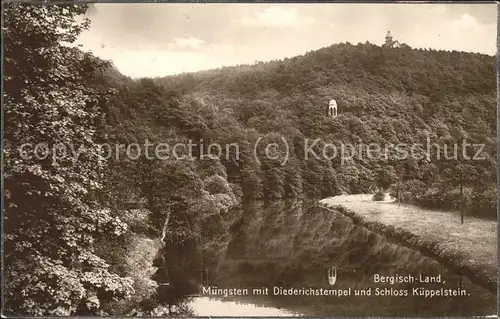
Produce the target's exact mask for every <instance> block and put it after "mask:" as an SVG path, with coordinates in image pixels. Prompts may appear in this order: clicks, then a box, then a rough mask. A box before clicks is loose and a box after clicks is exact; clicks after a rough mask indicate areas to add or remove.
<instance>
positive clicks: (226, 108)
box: [110, 43, 496, 217]
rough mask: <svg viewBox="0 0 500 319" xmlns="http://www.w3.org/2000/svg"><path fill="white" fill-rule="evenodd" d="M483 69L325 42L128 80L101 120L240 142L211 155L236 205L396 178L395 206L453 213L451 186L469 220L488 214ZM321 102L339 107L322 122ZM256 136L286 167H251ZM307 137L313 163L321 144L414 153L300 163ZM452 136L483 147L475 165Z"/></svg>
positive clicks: (487, 82)
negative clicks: (246, 61) (236, 190)
mask: <svg viewBox="0 0 500 319" xmlns="http://www.w3.org/2000/svg"><path fill="white" fill-rule="evenodd" d="M494 62H495V60H494V57H492V56H487V55H482V54H472V53H464V52H456V51H453V52H448V51H435V50H414V49H411V48H409V47H407V46H403V47H401V48H383V47H378V46H376V45H373V44H369V43H366V44H358V45H351V44H349V43H343V44H335V45H332V46H330V47H326V48H323V49H321V50H318V51H314V52H308V53H307V54H305V55H303V56H299V57H294V58H291V59H285V60H284V61H272V62H269V63H262V62H260V63H257V64H255V65H243V66H237V67H225V68H221V69H217V70H210V71H204V72H198V73H194V74H184V75H179V76H170V77H165V78H156V79H141V80H138V81H135V82H130V83H129V84H128V85H126V86H123V85H122V86H121V87H122V89H121V91H122V93H121V94H122V96H121V97H119V98H118V101H117V102H116V103H112V104H111V105H112V110H111V111H110V116H112V117H113V118H114V121H115V123H122V124H123V123H125V122H126V121H134V123H130V125H127V126H126V127H127V128H126V129H125V130H122V136H124V134H125V135H126V134H132V135H133V136H134V138H139V139H144V138H145V137H146V136H148V137H149V138H152V137H153V136H154V137H155V139H156V140H157V141H160V140H161V139H163V138H166V137H167V135H166V134H167V132H170V133H171V132H172V131H176V132H177V133H178V134H179V135H180V136H183V137H185V138H188V139H192V140H195V141H200V140H203V142H202V143H201V144H204V145H205V146H206V145H208V144H209V141H214V142H217V143H219V144H224V143H238V145H240V147H241V148H243V149H244V148H245V145H248V147H247V149H246V152H243V156H240V158H239V159H238V160H235V159H234V158H230V159H229V160H228V159H226V158H221V162H222V164H223V165H224V167H225V168H226V169H227V174H228V180H229V181H230V182H233V183H235V184H238V185H240V186H241V187H242V190H243V195H244V197H245V198H283V197H293V196H298V195H300V194H305V195H308V196H318V197H321V196H322V197H325V196H330V195H334V194H338V193H340V192H345V193H366V192H371V191H374V190H375V189H377V188H384V189H388V188H389V187H390V186H391V185H393V186H396V185H397V184H398V181H399V188H400V191H401V192H400V194H402V195H404V198H403V199H404V200H405V201H407V202H416V203H420V204H423V205H427V206H432V207H442V208H458V207H459V189H460V187H462V189H463V192H464V194H465V195H464V198H465V200H464V202H465V205H466V209H467V211H468V212H469V213H471V214H476V215H482V216H491V217H494V216H495V215H496V205H495V196H494V195H495V187H494V185H495V174H494V167H495V166H494V158H495V156H494V155H495V147H494V146H495V127H496V126H495V123H496V112H495V75H494V74H495V73H494V66H495V65H494ZM330 99H336V100H337V102H338V104H339V116H338V117H337V118H334V119H333V118H330V117H328V116H327V115H326V110H327V105H328V101H329V100H330ZM112 126H116V125H112ZM131 128H132V129H131ZM133 130H136V132H135V133H132V131H133ZM137 130H138V131H137ZM259 137H262V138H263V139H264V140H267V141H268V142H269V141H276V142H277V143H281V144H280V145H281V146H282V147H280V151H282V152H283V153H284V145H283V144H284V142H283V141H281V142H280V139H281V137H284V138H285V139H286V141H287V144H288V147H289V149H290V150H289V151H290V155H289V159H288V162H287V163H286V165H281V164H280V163H282V162H283V160H284V156H286V154H281V157H280V158H278V159H275V160H270V159H266V158H262V157H261V156H258V158H259V159H261V160H260V161H259V162H260V165H258V163H257V162H256V161H255V159H254V158H252V156H249V155H248V154H249V153H251V148H252V146H253V145H254V144H255V142H256V141H257V139H258V138H259ZM318 138H319V139H321V141H320V142H318V143H317V144H316V146H315V147H314V150H315V153H316V154H319V155H322V154H323V149H325V148H328V146H325V145H327V144H330V143H331V144H333V145H337V147H338V148H337V150H338V152H339V153H340V148H341V146H342V145H353V146H354V147H356V149H357V147H358V146H359V145H360V144H362V145H368V144H371V143H375V144H376V145H378V146H379V147H380V148H381V149H382V150H384V147H387V146H389V145H391V144H392V145H398V144H401V143H404V145H406V146H407V147H409V146H412V145H417V144H422V145H423V147H422V148H420V149H417V152H416V153H415V154H416V155H414V156H411V154H410V155H409V156H404V155H402V156H400V157H398V156H397V154H395V153H394V152H393V153H390V154H389V156H387V158H386V157H384V156H378V157H376V158H369V157H368V156H367V154H366V153H365V150H363V152H361V153H360V152H356V153H355V154H353V156H346V158H344V159H342V158H341V156H340V154H338V155H337V156H332V151H331V149H330V152H325V153H326V154H324V155H326V156H319V157H320V158H313V157H314V156H308V158H307V159H305V155H307V154H305V153H306V152H305V149H307V148H308V147H309V146H310V145H311V144H313V140H314V139H318ZM307 139H309V141H307ZM464 140H465V141H466V142H467V143H468V144H484V145H485V147H484V149H482V151H481V156H480V157H478V159H472V158H473V157H474V155H475V154H476V153H477V152H478V151H479V150H480V149H481V148H482V147H481V146H479V145H478V146H472V145H470V146H463V144H462V143H463V141H464ZM428 144H430V145H431V149H430V150H431V152H430V157H429V158H428V159H427V157H426V154H427V153H429V152H428V151H427V152H426V150H427V145H428ZM264 145H265V142H264ZM433 145H438V146H439V147H440V148H441V150H442V151H443V149H444V147H447V149H446V150H445V153H446V154H447V156H448V158H445V154H444V153H442V154H441V155H440V156H439V158H438V156H437V148H436V147H435V146H433ZM455 145H457V146H455ZM455 147H456V151H455V152H456V153H457V156H455V157H454V156H452V155H453V154H454V149H455ZM240 150H241V149H240ZM389 151H390V148H389ZM311 154H312V153H310V152H309V155H311ZM378 154H384V153H378ZM240 155H241V154H240ZM260 155H262V154H260ZM400 155H401V154H400ZM407 155H408V154H407ZM465 155H467V156H468V157H467V156H465ZM349 157H352V160H350V158H349ZM393 189H395V187H393ZM395 195H397V194H395Z"/></svg>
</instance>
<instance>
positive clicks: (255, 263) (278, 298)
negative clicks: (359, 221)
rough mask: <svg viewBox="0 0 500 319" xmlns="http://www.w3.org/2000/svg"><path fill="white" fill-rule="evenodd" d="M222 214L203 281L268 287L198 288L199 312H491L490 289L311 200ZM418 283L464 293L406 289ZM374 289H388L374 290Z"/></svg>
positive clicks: (224, 285) (247, 207) (259, 204)
mask: <svg viewBox="0 0 500 319" xmlns="http://www.w3.org/2000/svg"><path fill="white" fill-rule="evenodd" d="M231 217H232V219H231ZM226 222H227V223H228V232H229V234H228V236H221V237H220V238H223V239H222V240H221V241H223V243H221V242H219V243H218V244H217V245H212V246H214V247H219V250H218V253H217V254H213V253H212V254H209V255H210V256H215V255H217V260H216V262H214V261H211V264H212V265H215V266H211V267H210V269H209V270H208V271H207V272H206V273H207V275H206V276H205V280H204V281H205V282H204V284H205V285H210V286H216V287H218V288H221V289H234V288H247V289H249V290H252V289H253V288H258V289H260V290H263V289H264V288H268V291H269V294H264V295H262V294H261V295H253V294H250V295H247V296H232V297H230V298H231V300H230V301H228V298H225V299H224V300H220V299H209V298H208V296H206V295H202V296H201V297H198V298H195V299H194V300H192V302H191V307H192V308H193V309H194V312H195V313H197V314H199V315H212V313H213V315H218V316H233V315H236V316H238V315H253V316H280V315H283V316H286V315H290V314H291V313H301V314H303V315H308V316H472V315H480V316H482V315H488V314H491V313H495V312H496V296H495V295H494V294H492V293H491V292H489V291H487V290H485V289H483V288H482V287H479V286H476V285H474V284H472V283H471V282H469V281H468V280H467V279H466V278H464V277H462V276H460V275H459V274H456V273H453V272H451V271H449V270H448V269H447V268H446V267H444V266H443V265H441V264H439V263H438V262H436V261H435V260H433V259H431V258H428V257H426V256H423V255H422V254H421V253H419V252H417V251H415V250H412V249H409V248H406V247H403V246H400V245H398V244H397V243H390V242H388V241H387V239H385V238H384V237H382V236H380V235H378V234H375V233H373V232H370V231H368V230H366V229H364V228H361V227H358V226H356V225H354V224H353V223H352V222H351V220H350V219H349V218H347V217H345V216H344V215H342V214H340V213H336V212H332V211H330V210H328V209H325V208H322V207H319V206H318V205H317V204H316V203H315V202H308V201H300V200H289V201H280V202H273V203H263V202H252V203H247V204H245V205H244V206H243V207H242V208H241V209H239V210H237V211H234V212H232V215H231V216H229V217H228V218H226ZM208 246H210V245H208ZM220 247H224V248H223V249H222V250H221V249H220ZM332 265H335V267H336V275H337V280H336V283H335V285H334V286H330V284H329V281H328V271H329V269H331V268H330V267H332ZM375 274H378V275H380V276H395V275H396V274H397V275H401V276H406V275H412V276H416V277H418V276H419V275H420V274H425V275H428V276H437V275H441V277H442V278H443V280H444V283H426V284H423V283H419V284H416V283H395V284H392V285H391V284H389V283H375V282H374V280H373V279H374V275H375ZM274 287H282V288H283V289H284V290H286V289H289V288H297V289H299V290H300V289H302V288H307V289H308V288H312V289H321V288H323V289H336V290H343V289H349V288H351V291H354V290H361V289H363V290H366V289H370V288H371V291H372V294H371V295H367V296H362V295H357V296H355V295H354V294H352V295H348V296H303V295H302V296H284V295H283V294H273V293H272V291H273V288H274ZM419 287H423V288H425V289H441V288H444V289H457V288H461V289H465V290H466V291H467V295H465V296H458V297H433V298H425V297H421V296H414V295H412V289H413V288H419ZM376 289H379V290H384V291H390V293H388V294H389V295H387V294H385V295H379V296H377V295H375V291H376ZM405 290H406V291H408V294H407V295H406V296H405V295H404V294H403V297H401V291H405ZM396 292H397V293H396ZM391 294H392V295H391ZM396 295H398V296H396ZM211 297H214V296H211ZM219 297H220V296H219ZM237 301H238V302H242V303H240V304H238V303H237ZM249 303H251V304H253V306H252V305H249ZM256 305H259V306H256ZM262 305H264V306H262ZM212 309H213V310H212ZM280 309H286V311H284V310H280ZM212 311H215V312H212ZM236 313H237V314H236ZM286 313H287V314H286Z"/></svg>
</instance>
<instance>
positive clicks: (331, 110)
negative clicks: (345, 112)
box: [328, 100, 337, 118]
mask: <svg viewBox="0 0 500 319" xmlns="http://www.w3.org/2000/svg"><path fill="white" fill-rule="evenodd" d="M328 116H331V117H333V118H336V117H337V101H335V100H330V104H328Z"/></svg>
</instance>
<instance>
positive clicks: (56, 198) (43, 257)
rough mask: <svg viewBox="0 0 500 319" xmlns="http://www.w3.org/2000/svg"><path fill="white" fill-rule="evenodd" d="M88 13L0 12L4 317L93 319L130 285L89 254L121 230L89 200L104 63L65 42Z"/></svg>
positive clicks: (64, 8) (16, 8)
mask: <svg viewBox="0 0 500 319" xmlns="http://www.w3.org/2000/svg"><path fill="white" fill-rule="evenodd" d="M86 10H87V6H86V5H83V4H79V5H46V4H27V3H8V4H4V5H3V18H4V25H3V30H2V31H3V41H4V57H5V60H4V67H5V69H4V72H5V73H4V75H5V76H4V85H5V86H4V106H3V107H4V115H5V121H4V124H5V126H4V154H3V155H4V163H5V166H4V182H5V184H4V185H5V207H4V217H5V219H4V230H5V237H4V238H5V241H4V253H5V255H4V256H5V265H4V266H5V278H3V279H4V282H5V292H6V294H5V296H6V299H5V311H6V312H11V313H15V314H18V315H29V316H34V315H47V316H50V315H75V314H78V315H85V314H97V313H99V308H100V306H101V305H102V302H106V301H109V300H111V299H113V298H118V297H126V296H127V295H128V294H129V293H130V292H131V291H132V287H131V280H129V279H128V278H121V277H119V276H118V275H116V274H113V273H110V272H109V270H108V265H107V264H106V262H105V261H104V260H103V259H101V258H99V257H98V256H97V255H96V253H95V251H94V248H93V242H94V241H95V240H96V239H99V238H102V237H103V236H119V235H121V234H123V233H124V231H125V230H126V224H124V223H122V222H121V221H120V219H118V218H115V217H113V216H112V214H111V213H110V210H109V209H103V207H101V206H100V205H99V202H98V200H97V198H98V196H96V194H98V193H99V192H100V188H101V181H102V178H103V177H102V175H101V173H102V168H103V167H104V165H105V162H103V161H100V159H99V156H98V151H99V147H98V145H97V143H96V139H97V138H98V135H99V134H98V132H99V127H100V123H101V120H102V116H101V115H102V112H101V106H102V105H103V103H106V99H107V97H106V94H105V92H102V91H100V90H99V89H97V88H96V87H93V86H92V85H91V83H93V79H94V76H95V74H96V73H98V72H99V71H101V70H103V69H104V68H106V67H107V66H108V65H107V63H101V62H99V60H98V59H97V58H95V57H94V56H92V55H91V54H90V53H83V52H82V51H80V50H79V49H77V48H75V47H71V46H70V45H69V44H71V43H73V42H74V41H75V40H76V38H77V37H78V35H79V34H80V33H81V32H82V31H83V30H85V29H87V28H88V27H89V21H88V20H83V21H82V20H80V21H78V16H80V15H82V14H84V13H85V12H86ZM23 145H25V148H24V150H25V151H28V152H27V153H23V152H22V147H23ZM26 145H27V146H26ZM36 146H38V148H35V147H36ZM33 149H36V150H38V156H36V154H33V152H29V151H30V150H33ZM73 152H74V153H73ZM65 153H66V154H65ZM72 153H73V154H72Z"/></svg>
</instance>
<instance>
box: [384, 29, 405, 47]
mask: <svg viewBox="0 0 500 319" xmlns="http://www.w3.org/2000/svg"><path fill="white" fill-rule="evenodd" d="M400 46H401V43H399V41H398V40H395V41H394V40H393V38H392V34H391V31H387V34H386V36H385V43H384V45H383V47H386V48H399V47H400Z"/></svg>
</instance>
